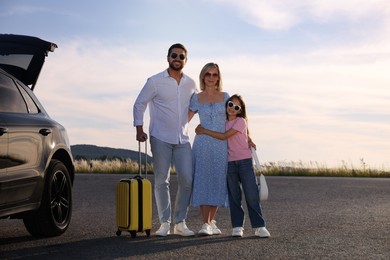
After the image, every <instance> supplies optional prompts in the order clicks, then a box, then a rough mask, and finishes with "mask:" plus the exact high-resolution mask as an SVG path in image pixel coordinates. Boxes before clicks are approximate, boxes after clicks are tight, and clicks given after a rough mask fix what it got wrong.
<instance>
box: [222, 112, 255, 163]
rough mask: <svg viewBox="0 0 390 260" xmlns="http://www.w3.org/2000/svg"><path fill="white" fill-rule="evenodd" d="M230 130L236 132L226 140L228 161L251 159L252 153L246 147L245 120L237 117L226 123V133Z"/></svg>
mask: <svg viewBox="0 0 390 260" xmlns="http://www.w3.org/2000/svg"><path fill="white" fill-rule="evenodd" d="M230 128H233V129H235V130H237V131H238V132H237V133H236V134H235V135H233V136H231V137H230V138H228V161H229V162H231V161H238V160H243V159H249V158H252V153H251V150H250V149H249V145H248V131H247V129H248V127H247V124H246V120H245V119H244V118H242V117H237V118H235V119H234V120H231V121H226V131H228V130H229V129H230Z"/></svg>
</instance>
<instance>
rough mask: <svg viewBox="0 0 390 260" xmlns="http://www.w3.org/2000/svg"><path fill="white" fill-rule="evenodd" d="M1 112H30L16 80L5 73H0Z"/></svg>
mask: <svg viewBox="0 0 390 260" xmlns="http://www.w3.org/2000/svg"><path fill="white" fill-rule="evenodd" d="M0 112H12V113H28V111H27V106H26V103H25V102H24V99H23V98H22V95H21V94H20V92H19V90H18V88H17V87H16V85H15V82H14V81H13V80H12V79H11V78H10V77H8V76H6V75H4V74H0Z"/></svg>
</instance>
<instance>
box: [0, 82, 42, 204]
mask: <svg viewBox="0 0 390 260" xmlns="http://www.w3.org/2000/svg"><path fill="white" fill-rule="evenodd" d="M0 97H1V98H0V99H2V100H0V102H1V104H2V105H0V109H1V110H0V118H1V121H2V124H3V125H4V126H5V127H2V128H3V132H6V133H4V134H3V136H2V137H0V138H1V139H0V140H1V146H2V148H3V147H6V148H5V149H4V150H3V149H2V152H1V153H2V154H3V155H4V157H3V159H2V160H1V163H2V166H1V168H2V169H1V174H2V176H1V177H0V205H4V204H17V203H18V202H22V201H23V202H24V203H25V202H26V201H28V200H32V202H34V201H35V200H36V198H35V196H33V195H34V191H35V190H37V185H42V184H41V183H42V181H40V180H39V178H42V175H41V174H39V169H40V168H41V166H40V163H41V156H42V149H43V145H42V142H43V140H42V138H44V136H43V135H42V134H40V130H41V129H42V124H41V123H40V121H41V120H38V123H37V122H36V119H35V116H34V114H30V113H29V111H28V106H27V104H26V102H25V99H24V98H23V95H22V93H21V92H20V89H19V88H18V87H17V86H16V84H15V81H13V79H11V78H10V77H8V76H7V75H5V74H0ZM4 129H5V130H4ZM5 151H6V152H5Z"/></svg>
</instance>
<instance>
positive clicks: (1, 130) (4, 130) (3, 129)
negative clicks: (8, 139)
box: [0, 127, 8, 136]
mask: <svg viewBox="0 0 390 260" xmlns="http://www.w3.org/2000/svg"><path fill="white" fill-rule="evenodd" d="M6 133H8V129H7V128H2V127H0V136H2V135H3V134H6Z"/></svg>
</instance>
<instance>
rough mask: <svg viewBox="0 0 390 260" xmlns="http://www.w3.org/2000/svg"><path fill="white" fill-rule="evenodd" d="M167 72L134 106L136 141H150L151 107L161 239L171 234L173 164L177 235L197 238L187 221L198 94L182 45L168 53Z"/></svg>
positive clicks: (151, 80) (150, 84) (150, 83)
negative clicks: (192, 119) (192, 115)
mask: <svg viewBox="0 0 390 260" xmlns="http://www.w3.org/2000/svg"><path fill="white" fill-rule="evenodd" d="M167 60H168V64H169V67H168V69H167V70H164V71H163V72H160V73H158V74H156V75H154V76H152V77H150V78H148V80H147V81H146V83H145V86H144V87H143V88H142V90H141V92H140V93H139V95H138V97H137V100H136V101H135V103H134V108H133V115H134V126H135V127H136V129H137V137H136V139H137V140H138V141H140V142H145V141H146V140H147V139H148V136H147V134H146V133H145V132H144V129H143V116H144V113H145V110H146V107H147V106H148V105H149V112H150V126H149V134H150V144H151V150H152V154H153V171H154V178H155V179H154V180H155V183H154V185H155V186H154V194H155V198H156V204H157V211H158V216H159V219H160V224H161V226H160V228H159V229H158V230H157V232H156V235H157V236H167V235H169V234H170V224H171V221H172V218H171V198H170V192H169V179H170V166H171V162H172V163H173V165H174V167H175V169H176V174H177V180H178V190H177V194H176V201H175V208H174V214H173V223H174V224H175V226H174V234H177V235H181V236H194V235H195V233H194V232H193V231H191V230H190V229H188V227H187V225H186V222H185V219H186V217H187V211H188V206H189V203H190V198H191V192H192V180H193V171H192V154H191V145H190V143H189V136H188V130H187V126H188V107H189V103H190V99H191V96H192V95H193V94H194V93H195V92H196V84H195V81H194V80H193V79H192V78H190V77H188V76H187V75H185V74H184V73H183V72H182V69H183V67H184V65H185V64H186V62H187V50H186V48H185V47H184V46H183V45H182V44H180V43H176V44H174V45H172V46H171V47H170V48H169V50H168V57H167Z"/></svg>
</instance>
